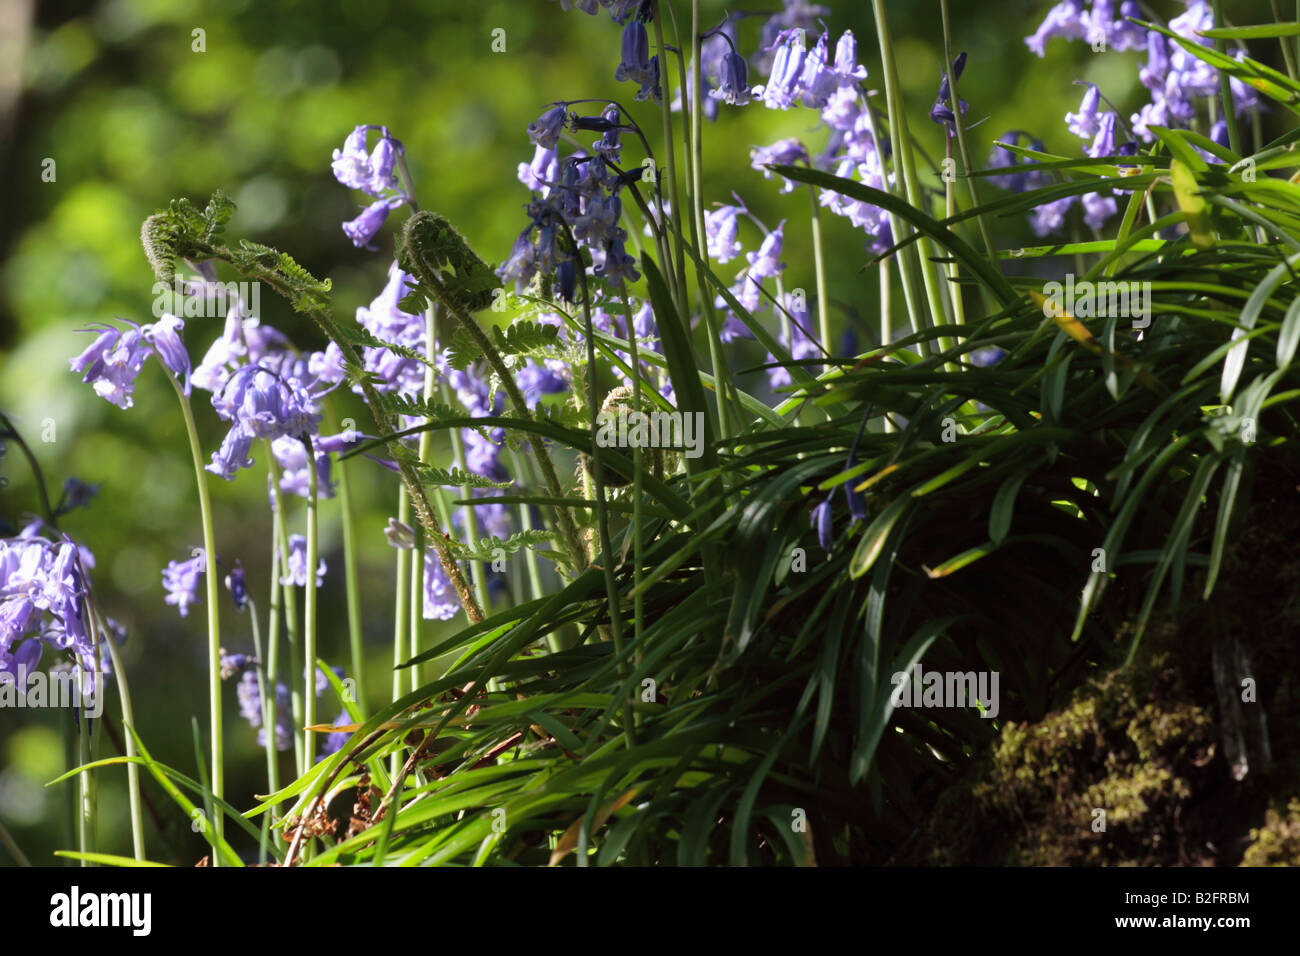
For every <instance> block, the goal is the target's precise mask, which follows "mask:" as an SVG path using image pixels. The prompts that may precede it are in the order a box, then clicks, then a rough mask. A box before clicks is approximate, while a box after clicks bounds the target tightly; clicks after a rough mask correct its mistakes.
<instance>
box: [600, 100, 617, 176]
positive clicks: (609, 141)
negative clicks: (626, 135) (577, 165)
mask: <svg viewBox="0 0 1300 956" xmlns="http://www.w3.org/2000/svg"><path fill="white" fill-rule="evenodd" d="M600 116H601V119H603V120H604V121H605V122H606V123H608V124H609V125H608V126H607V127H606V128H605V129H604V130H602V131H601V136H600V140H599V141H598V142H597V143H596V145H595V150H596V153H597V154H598V155H599V156H600V157H601V158H602V159H603V160H605V161H606V162H610V163H617V162H618V161H619V159H620V157H621V156H622V155H623V140H622V120H623V114H622V112H621V111H620V110H619V108H618V107H617V106H615V105H614V104H613V103H611V104H610V105H609V106H606V107H605V109H604V110H603V111H602V112H601V114H600Z"/></svg>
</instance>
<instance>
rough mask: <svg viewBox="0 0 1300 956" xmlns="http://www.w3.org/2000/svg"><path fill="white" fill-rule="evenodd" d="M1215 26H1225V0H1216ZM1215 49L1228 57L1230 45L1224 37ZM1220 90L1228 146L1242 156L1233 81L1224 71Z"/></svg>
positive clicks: (1217, 40)
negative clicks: (1226, 127) (1233, 96)
mask: <svg viewBox="0 0 1300 956" xmlns="http://www.w3.org/2000/svg"><path fill="white" fill-rule="evenodd" d="M1214 25H1215V26H1216V27H1222V26H1223V0H1214ZM1214 49H1215V50H1217V51H1218V52H1219V53H1222V54H1224V55H1225V56H1226V55H1227V49H1228V43H1227V41H1226V40H1224V39H1223V37H1218V38H1217V39H1215V41H1214ZM1219 90H1220V92H1221V93H1222V94H1223V119H1224V121H1225V122H1226V123H1227V124H1228V145H1229V146H1230V147H1231V148H1232V151H1233V152H1234V153H1236V154H1237V155H1238V156H1240V155H1241V154H1242V153H1241V130H1239V129H1238V128H1237V110H1236V107H1235V104H1234V102H1233V99H1232V80H1231V79H1230V78H1229V76H1228V74H1227V73H1226V72H1224V71H1223V70H1220V71H1219Z"/></svg>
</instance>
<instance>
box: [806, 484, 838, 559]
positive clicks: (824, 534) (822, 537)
mask: <svg viewBox="0 0 1300 956" xmlns="http://www.w3.org/2000/svg"><path fill="white" fill-rule="evenodd" d="M834 497H835V493H834V492H831V494H830V495H828V496H827V498H826V500H825V501H823V502H822V503H821V504H819V505H818V506H817V507H815V508H813V510H812V518H811V520H810V521H809V525H810V526H811V527H813V528H816V529H817V542H818V543H819V544H820V545H821V546H822V550H823V551H830V550H831V548H832V547H834V545H835V524H834V518H833V515H832V508H831V499H833V498H834Z"/></svg>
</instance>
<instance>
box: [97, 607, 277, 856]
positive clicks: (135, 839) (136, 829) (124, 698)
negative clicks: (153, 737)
mask: <svg viewBox="0 0 1300 956" xmlns="http://www.w3.org/2000/svg"><path fill="white" fill-rule="evenodd" d="M88 617H89V619H90V621H91V622H92V625H91V626H92V628H93V627H94V623H93V622H94V611H93V610H92V611H91V613H90V615H88ZM104 646H105V647H107V648H108V657H109V660H111V661H112V662H113V677H114V679H115V680H116V681H117V694H118V698H119V699H120V700H121V702H122V724H123V726H124V727H125V728H127V730H128V732H125V733H123V735H122V736H123V737H124V738H125V745H126V755H127V757H134V756H136V747H135V735H134V733H131V732H130V731H133V730H134V729H135V716H134V714H133V712H132V709H131V688H130V687H128V686H127V682H126V668H124V667H123V666H122V658H121V656H120V655H119V654H118V653H117V645H116V644H115V643H114V642H113V637H112V635H111V634H110V635H109V636H108V638H107V639H106V640H105V641H104ZM100 679H102V677H101V678H100ZM126 785H127V793H128V799H129V802H130V807H131V852H132V853H133V854H134V855H135V858H136V860H143V859H144V818H143V817H142V816H141V813H140V767H139V766H138V765H137V764H135V763H128V764H127V765H126ZM272 792H274V791H272Z"/></svg>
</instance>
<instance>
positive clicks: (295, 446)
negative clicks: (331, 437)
mask: <svg viewBox="0 0 1300 956" xmlns="http://www.w3.org/2000/svg"><path fill="white" fill-rule="evenodd" d="M312 445H313V447H312V451H313V452H314V453H315V456H316V496H317V497H318V498H333V497H334V482H333V480H332V479H331V474H330V473H331V471H332V468H331V464H330V456H329V455H328V454H326V453H325V452H324V451H323V449H322V448H321V442H313V443H312ZM271 454H273V455H274V456H275V460H276V462H277V463H278V464H279V466H280V490H281V491H283V492H285V493H286V494H290V495H297V496H298V497H299V498H306V497H307V496H308V494H309V493H310V490H311V485H310V476H309V475H308V474H307V448H306V446H305V445H303V443H302V440H301V439H300V438H298V437H297V436H290V435H281V436H280V437H279V438H277V439H275V440H274V441H273V442H271Z"/></svg>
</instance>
